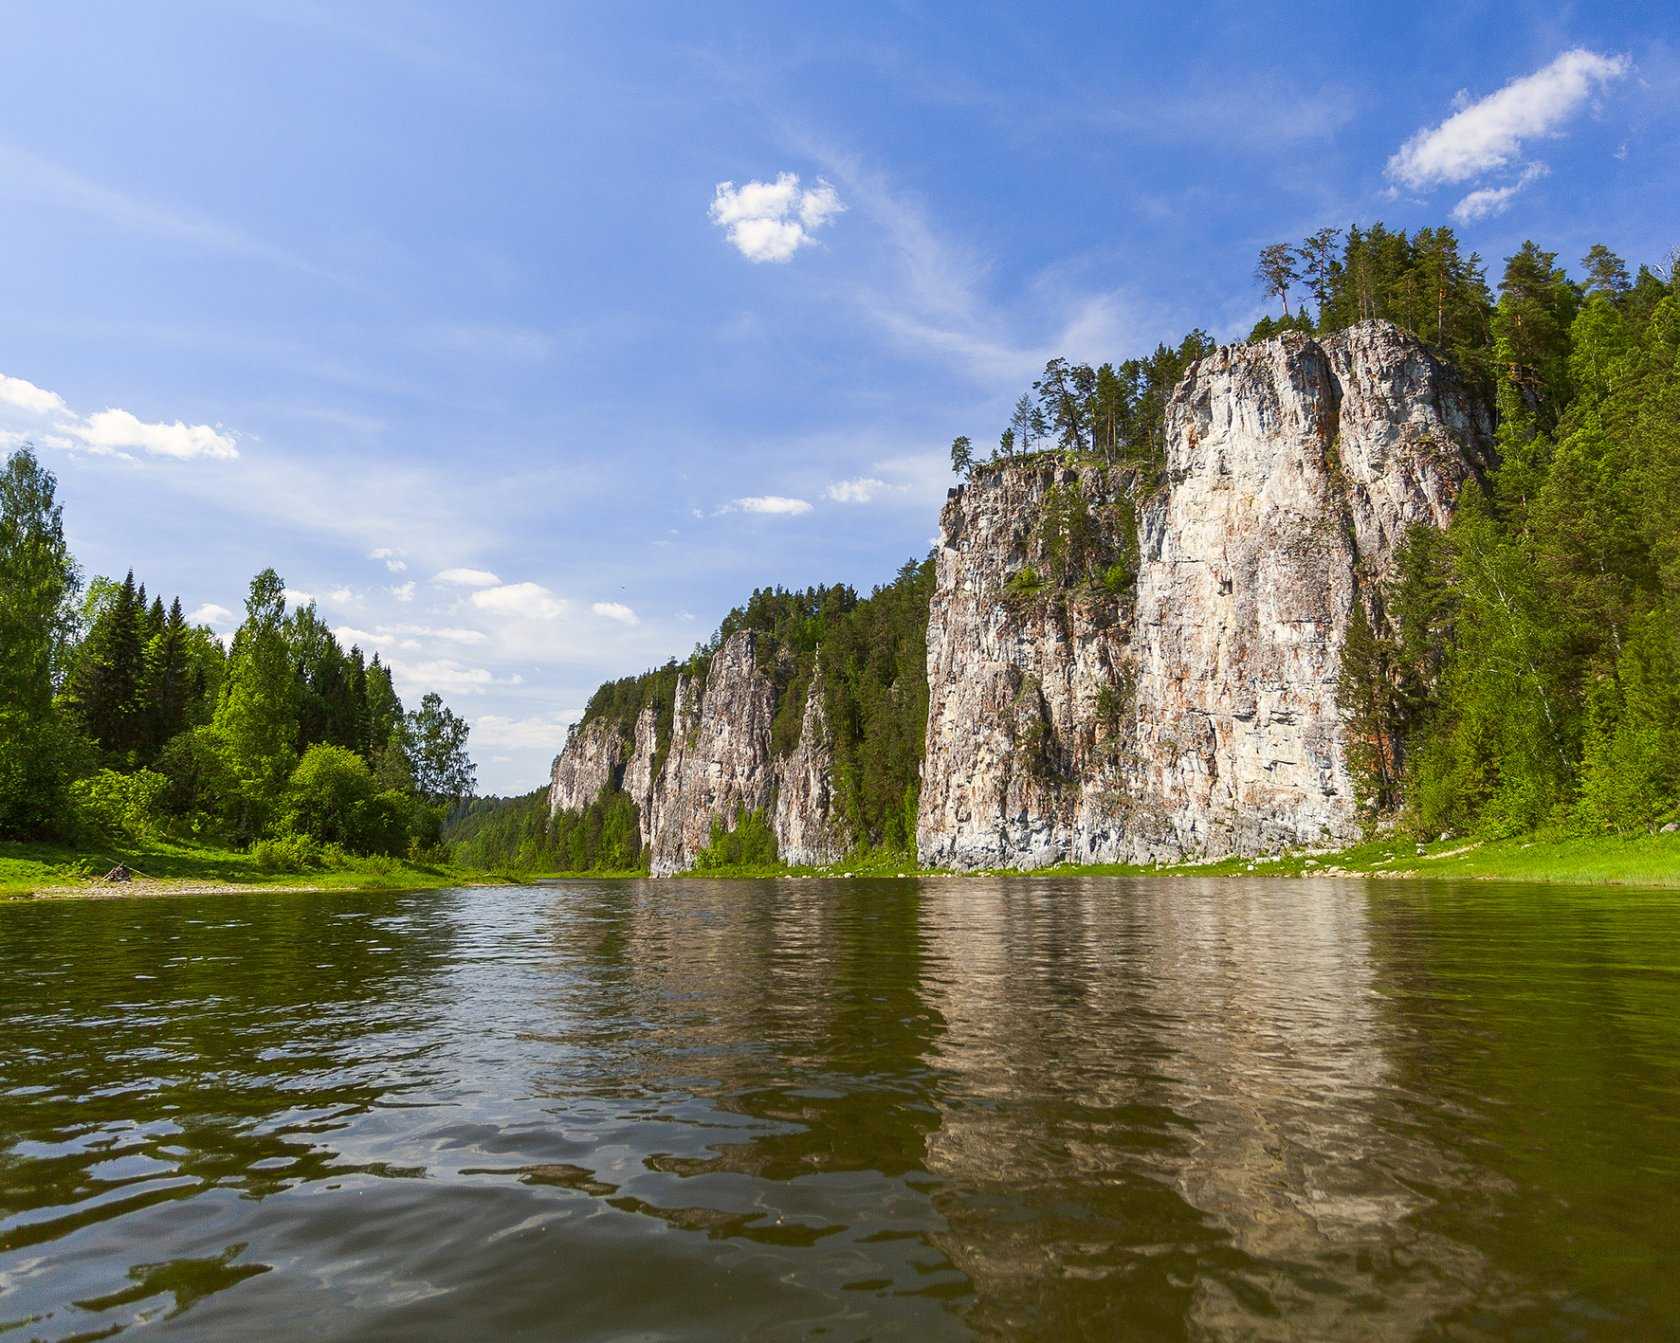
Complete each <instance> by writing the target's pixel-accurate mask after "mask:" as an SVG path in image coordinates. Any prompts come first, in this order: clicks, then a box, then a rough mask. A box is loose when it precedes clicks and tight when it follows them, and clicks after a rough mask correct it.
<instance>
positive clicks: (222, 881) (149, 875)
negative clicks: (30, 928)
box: [0, 839, 512, 899]
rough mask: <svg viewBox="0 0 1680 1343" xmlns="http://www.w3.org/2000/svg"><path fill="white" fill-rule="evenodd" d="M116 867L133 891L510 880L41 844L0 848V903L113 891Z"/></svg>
mask: <svg viewBox="0 0 1680 1343" xmlns="http://www.w3.org/2000/svg"><path fill="white" fill-rule="evenodd" d="M118 863H121V864H123V865H124V866H126V867H127V868H129V870H130V871H132V872H133V873H134V874H135V875H136V876H137V877H138V878H141V881H140V882H139V883H138V885H137V889H136V890H135V891H134V893H135V894H142V893H158V892H166V891H168V890H170V889H174V888H180V889H182V890H183V891H191V890H203V889H206V888H211V889H218V890H219V889H228V890H244V889H247V888H249V889H251V890H260V889H263V888H265V887H267V888H280V889H289V890H296V889H298V888H300V887H303V888H310V889H319V890H423V889H427V888H430V887H437V886H459V885H463V884H466V883H468V882H473V881H484V880H490V879H495V880H501V881H507V880H512V879H511V878H507V877H494V878H492V876H491V874H486V873H476V872H465V871H462V870H461V869H459V868H454V867H450V866H448V865H445V864H416V863H410V862H405V861H403V860H400V859H396V858H345V859H343V860H342V861H340V862H336V863H334V864H332V865H331V866H324V867H316V866H307V867H303V868H300V869H298V870H292V871H277V870H272V869H267V868H264V867H262V866H260V865H259V864H258V862H257V861H256V859H255V858H254V857H253V855H252V854H250V853H248V852H246V851H244V850H241V849H226V848H219V847H217V846H215V845H209V844H195V843H190V842H176V841H171V840H162V839H159V840H150V841H143V842H140V843H136V844H107V845H97V846H93V847H78V848H72V847H70V846H67V845H62V844H48V843H13V842H5V843H0V899H16V898H20V897H27V896H32V895H72V894H76V893H78V892H87V893H90V894H91V893H120V892H121V891H122V889H123V888H121V887H115V888H112V887H106V886H104V885H103V884H102V883H101V881H100V878H102V877H103V876H104V875H105V873H106V872H108V871H110V870H111V868H113V867H115V866H116V865H117V864H118Z"/></svg>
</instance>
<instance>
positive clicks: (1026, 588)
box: [1003, 564, 1044, 600]
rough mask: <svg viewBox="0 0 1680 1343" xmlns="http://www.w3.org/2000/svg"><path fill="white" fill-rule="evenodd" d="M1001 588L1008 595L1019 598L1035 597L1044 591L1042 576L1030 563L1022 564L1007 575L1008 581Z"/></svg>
mask: <svg viewBox="0 0 1680 1343" xmlns="http://www.w3.org/2000/svg"><path fill="white" fill-rule="evenodd" d="M1003 590H1004V592H1005V593H1006V594H1008V595H1009V596H1011V597H1014V598H1018V599H1021V600H1025V599H1027V598H1030V597H1036V596H1038V594H1039V593H1041V592H1043V591H1044V577H1043V575H1042V574H1040V573H1039V572H1038V570H1037V569H1035V568H1033V567H1032V565H1030V564H1027V565H1023V566H1022V567H1021V568H1019V569H1017V570H1016V571H1015V572H1014V573H1012V574H1010V575H1009V581H1008V582H1007V583H1005V584H1004V585H1003Z"/></svg>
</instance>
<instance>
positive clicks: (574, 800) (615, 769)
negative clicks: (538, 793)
mask: <svg viewBox="0 0 1680 1343" xmlns="http://www.w3.org/2000/svg"><path fill="white" fill-rule="evenodd" d="M623 755H624V742H623V739H622V738H620V736H619V735H618V733H617V731H616V730H615V729H614V728H613V726H612V724H611V723H608V722H606V721H604V720H602V719H597V720H596V721H595V722H593V723H587V724H585V725H584V726H583V727H581V728H576V729H574V730H573V731H572V733H571V735H570V736H569V737H568V738H567V739H566V749H565V750H563V751H561V752H560V754H559V755H557V756H555V757H554V771H553V773H552V774H551V775H550V776H549V783H548V810H549V814H550V815H553V814H554V813H555V812H557V811H581V810H582V809H583V808H584V807H587V806H588V805H589V804H590V803H591V802H593V801H594V800H595V799H596V798H597V797H599V796H600V793H601V790H602V789H603V788H606V787H608V786H609V785H611V784H615V783H617V782H618V778H619V766H620V765H621V764H622V763H623V760H622V757H623Z"/></svg>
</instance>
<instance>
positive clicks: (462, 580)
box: [432, 569, 502, 588]
mask: <svg viewBox="0 0 1680 1343" xmlns="http://www.w3.org/2000/svg"><path fill="white" fill-rule="evenodd" d="M432 582H434V583H443V584H446V585H447V586H450V587H457V588H495V587H500V586H501V583H502V580H501V579H499V578H497V577H496V575H495V574H493V573H491V572H490V571H489V570H488V569H445V570H444V571H443V572H442V573H440V574H435V575H433V577H432Z"/></svg>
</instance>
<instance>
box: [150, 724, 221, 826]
mask: <svg viewBox="0 0 1680 1343" xmlns="http://www.w3.org/2000/svg"><path fill="white" fill-rule="evenodd" d="M156 768H157V772H158V773H159V774H161V775H163V777H164V778H165V779H166V780H167V781H168V787H167V788H166V789H165V791H164V794H163V800H162V805H163V809H164V811H165V812H166V813H167V814H168V815H170V816H172V817H175V818H178V819H179V820H181V821H184V822H186V828H188V829H200V830H202V829H208V828H212V826H219V823H220V821H221V819H222V818H223V817H226V816H228V815H229V814H231V813H233V812H234V811H236V810H237V805H238V798H239V780H238V778H237V777H236V776H235V774H234V772H233V767H232V766H231V765H230V764H229V763H228V759H227V753H226V751H225V750H224V749H223V746H222V739H221V737H220V736H219V735H218V734H217V733H216V731H215V729H214V728H211V727H198V728H192V729H189V730H188V731H186V732H182V733H180V734H178V735H177V736H175V737H172V738H171V739H170V740H169V742H168V743H167V744H166V745H165V746H164V748H163V750H162V751H161V752H160V753H159V755H158V758H157V764H156ZM195 821H197V822H198V824H196V825H195V824H194V822H195Z"/></svg>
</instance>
